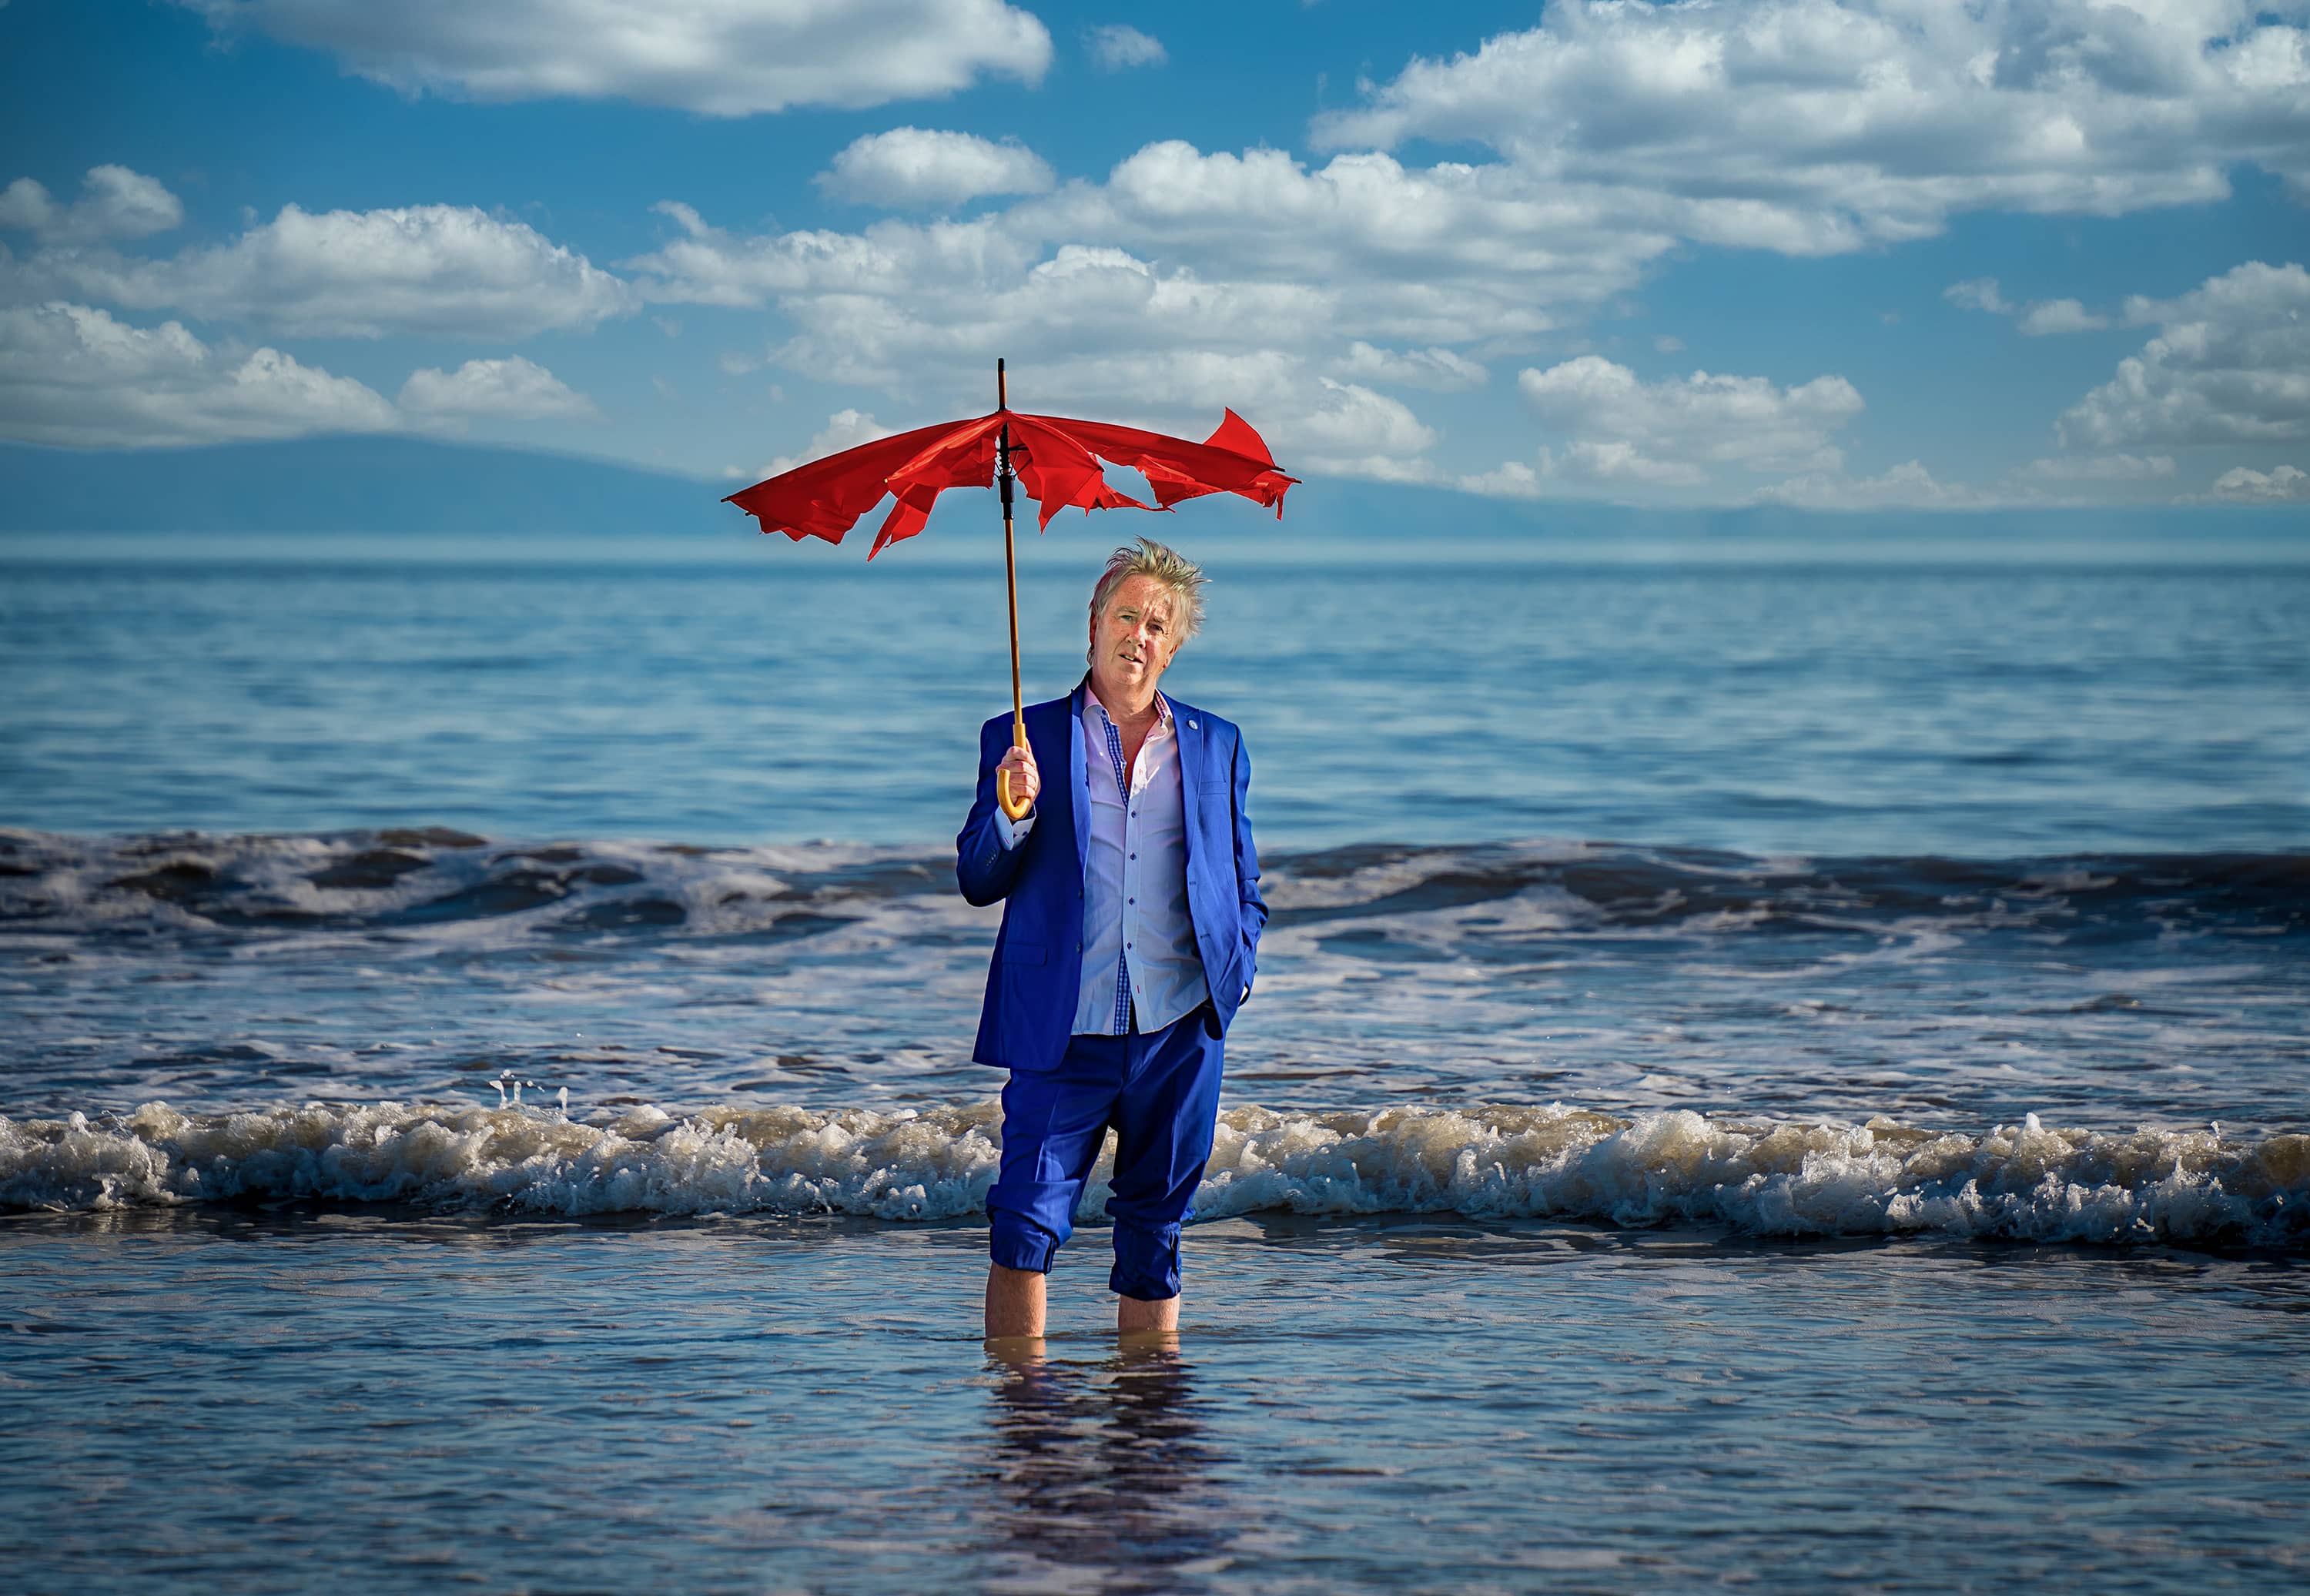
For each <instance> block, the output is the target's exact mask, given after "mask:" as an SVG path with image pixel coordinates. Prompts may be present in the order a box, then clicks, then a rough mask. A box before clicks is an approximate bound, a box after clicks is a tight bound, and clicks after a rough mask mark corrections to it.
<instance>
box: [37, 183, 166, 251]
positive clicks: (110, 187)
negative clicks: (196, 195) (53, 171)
mask: <svg viewBox="0 0 2310 1596" xmlns="http://www.w3.org/2000/svg"><path fill="white" fill-rule="evenodd" d="M184 221H185V206H184V203H183V202H182V201H181V200H179V199H178V197H177V196H176V195H173V194H170V193H169V190H168V188H167V187H166V186H164V185H163V184H162V183H161V180H160V179H159V178H148V177H146V176H144V174H143V173H142V172H134V171H131V170H129V169H127V168H126V167H125V166H112V165H106V166H92V167H91V168H89V169H88V175H87V176H86V177H85V178H82V179H81V186H80V198H79V199H78V200H77V201H75V202H74V203H73V204H69V205H60V204H57V203H56V200H55V198H54V197H53V196H52V195H50V194H49V193H48V190H47V189H46V188H44V187H42V186H40V185H39V184H38V183H36V182H34V181H33V180H32V179H31V178H17V179H16V180H15V181H14V182H13V183H11V184H9V185H8V186H7V188H6V189H5V190H4V191H0V228H13V229H14V230H18V231H21V232H29V233H31V234H33V235H34V236H35V237H37V238H38V239H39V240H40V242H41V243H43V244H64V245H71V244H93V243H97V242H99V241H100V240H102V239H144V238H150V237H151V236H152V234H154V233H161V232H166V231H168V230H169V229H170V228H173V227H181V226H182V225H183V224H184Z"/></svg>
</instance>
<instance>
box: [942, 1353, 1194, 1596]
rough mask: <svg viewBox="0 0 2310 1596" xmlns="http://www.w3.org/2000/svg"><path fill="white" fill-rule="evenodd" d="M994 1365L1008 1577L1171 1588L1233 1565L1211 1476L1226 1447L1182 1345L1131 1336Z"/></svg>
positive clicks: (994, 1359) (996, 1504) (997, 1479)
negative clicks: (1092, 1358) (1105, 1349)
mask: <svg viewBox="0 0 2310 1596" xmlns="http://www.w3.org/2000/svg"><path fill="white" fill-rule="evenodd" d="M988 1368H989V1370H990V1371H991V1372H992V1373H993V1374H994V1377H995V1385H994V1410H993V1412H992V1414H991V1415H990V1418H991V1420H992V1424H993V1430H994V1434H993V1436H992V1445H991V1447H990V1452H989V1456H988V1459H987V1464H986V1479H987V1481H988V1483H989V1484H991V1485H992V1487H993V1488H994V1490H993V1500H992V1501H990V1503H989V1504H988V1505H989V1508H990V1513H991V1517H992V1520H993V1528H994V1531H995V1533H996V1534H997V1535H998V1536H999V1537H1000V1539H999V1540H996V1541H995V1543H994V1545H993V1546H991V1547H990V1548H989V1550H990V1551H991V1552H992V1553H993V1555H994V1557H995V1558H996V1560H997V1561H998V1562H999V1563H1001V1564H1003V1565H1005V1569H1004V1572H1005V1574H1007V1575H1008V1576H1009V1579H1010V1580H1016V1581H1019V1582H1020V1583H1032V1584H1036V1585H1038V1586H1040V1585H1044V1584H1046V1583H1049V1584H1055V1585H1058V1586H1062V1587H1064V1588H1080V1587H1081V1586H1084V1585H1087V1584H1088V1585H1095V1586H1096V1587H1097V1588H1099V1589H1103V1590H1110V1591H1139V1590H1164V1589H1170V1588H1174V1587H1175V1586H1176V1585H1177V1582H1178V1578H1179V1576H1180V1575H1182V1574H1195V1573H1202V1572H1209V1571H1212V1570H1215V1569H1216V1568H1219V1567H1224V1566H1226V1554H1227V1548H1228V1540H1229V1531H1228V1528H1227V1526H1226V1525H1225V1523H1224V1522H1223V1521H1222V1519H1221V1518H1220V1514H1219V1512H1218V1511H1217V1510H1216V1503H1217V1496H1218V1492H1217V1489H1216V1484H1215V1481H1214V1479H1213V1474H1214V1470H1217V1469H1219V1468H1220V1466H1221V1465H1222V1464H1223V1462H1224V1460H1223V1459H1222V1458H1221V1456H1220V1453H1218V1452H1217V1451H1216V1450H1215V1449H1214V1448H1213V1446H1212V1444H1211V1441H1210V1440H1209V1439H1208V1437H1207V1436H1205V1435H1204V1432H1203V1422H1202V1418H1201V1410H1202V1409H1203V1403H1202V1402H1201V1401H1199V1400H1198V1399H1197V1397H1196V1395H1195V1389H1194V1376H1193V1372H1192V1370H1191V1368H1190V1366H1189V1365H1188V1363H1187V1361H1186V1359H1185V1357H1182V1356H1181V1355H1180V1352H1179V1349H1178V1348H1177V1345H1176V1344H1171V1343H1168V1342H1167V1343H1160V1344H1154V1345H1146V1346H1139V1347H1125V1348H1124V1349H1121V1350H1119V1351H1118V1352H1117V1353H1116V1355H1115V1356H1114V1357H1111V1358H1109V1359H1107V1361H1106V1362H1104V1363H1099V1364H1076V1363H1061V1362H1056V1361H1054V1360H1052V1359H1049V1358H1047V1357H1044V1356H1042V1354H1041V1353H1040V1352H1039V1351H1038V1352H1036V1353H1033V1354H1031V1355H1020V1356H1018V1357H1006V1356H1003V1355H999V1354H997V1355H994V1356H991V1357H989V1359H988ZM1004 1583H1008V1581H1005V1582H1004Z"/></svg>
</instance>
